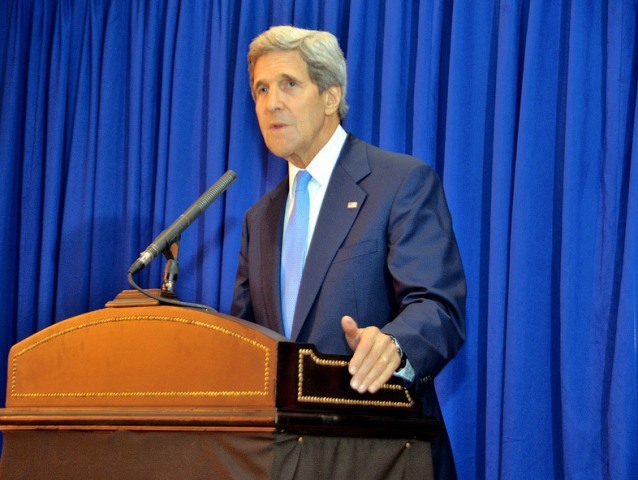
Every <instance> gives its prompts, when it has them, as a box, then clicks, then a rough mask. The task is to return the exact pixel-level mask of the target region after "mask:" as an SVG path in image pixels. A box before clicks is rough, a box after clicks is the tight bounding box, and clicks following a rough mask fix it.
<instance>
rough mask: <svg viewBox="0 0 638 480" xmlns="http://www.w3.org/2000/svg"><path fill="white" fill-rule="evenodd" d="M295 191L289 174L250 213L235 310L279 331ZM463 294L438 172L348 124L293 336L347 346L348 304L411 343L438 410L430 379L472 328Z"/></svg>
mask: <svg viewBox="0 0 638 480" xmlns="http://www.w3.org/2000/svg"><path fill="white" fill-rule="evenodd" d="M287 193H288V179H287V178H286V179H284V180H283V181H282V182H281V183H280V184H279V185H277V186H276V187H275V188H274V189H273V190H272V191H270V192H269V193H267V194H266V195H265V196H264V197H262V198H261V199H260V200H259V201H258V202H257V203H256V204H255V205H254V206H253V207H251V208H250V209H249V210H248V212H247V213H246V216H245V219H244V225H243V232H242V242H241V249H240V256H239V266H238V270H237V277H236V282H235V293H234V299H233V304H232V307H231V312H230V313H231V315H234V316H237V317H240V318H244V319H246V320H252V321H254V322H256V323H258V324H260V325H263V326H265V327H268V328H270V329H272V330H275V331H278V332H280V333H281V332H283V325H282V316H281V304H280V280H279V277H280V276H279V269H280V261H281V243H282V232H283V223H284V211H285V204H286V196H287ZM465 295H466V286H465V277H464V274H463V268H462V265H461V260H460V257H459V252H458V248H457V244H456V240H455V237H454V233H453V231H452V222H451V219H450V214H449V211H448V207H447V203H446V200H445V196H444V194H443V188H442V186H441V182H440V181H439V178H438V176H437V175H436V173H435V172H434V171H433V170H432V169H431V168H430V167H428V166H427V165H426V164H425V163H424V162H422V161H421V160H419V159H416V158H414V157H411V156H408V155H400V154H395V153H390V152H387V151H384V150H381V149H379V148H377V147H374V146H372V145H370V144H367V143H365V142H363V141H361V140H359V139H358V138H356V137H354V136H353V135H348V138H347V140H346V142H345V144H344V146H343V149H342V151H341V154H340V156H339V159H338V160H337V163H336V165H335V168H334V170H333V173H332V176H331V178H330V182H329V184H328V187H327V190H326V194H325V197H324V201H323V204H322V207H321V211H320V213H319V217H318V219H317V224H316V227H315V231H314V235H313V237H312V239H311V243H310V247H309V249H308V253H307V257H306V264H305V266H304V272H303V277H302V280H301V284H300V290H299V296H298V300H297V308H296V311H295V318H294V322H293V330H292V338H291V339H292V340H293V341H297V342H310V343H313V344H314V345H315V346H316V347H317V349H318V350H319V351H321V352H324V353H332V354H342V355H349V354H352V351H351V350H350V348H349V347H348V344H347V343H346V340H345V336H344V333H343V330H342V328H341V317H342V316H343V315H350V316H352V317H353V318H354V319H355V320H356V321H357V323H358V324H359V326H360V327H366V326H371V325H375V326H377V327H379V328H381V330H382V331H383V332H384V333H387V334H390V335H392V336H394V337H395V338H396V339H397V340H398V342H399V344H400V345H401V347H402V348H403V350H404V352H405V354H406V356H407V358H408V359H409V360H410V363H411V364H412V366H413V367H414V369H415V372H416V377H415V382H414V385H413V388H414V389H415V390H416V392H417V394H418V395H419V396H420V397H422V399H423V400H425V403H426V404H424V413H429V414H432V409H431V408H428V405H427V402H428V399H427V398H426V397H431V395H432V393H433V388H432V380H433V378H434V376H435V375H436V374H437V373H438V372H439V371H440V369H441V368H442V367H443V366H444V365H445V364H446V363H447V362H448V361H449V360H450V359H451V358H452V357H453V356H454V355H455V354H456V352H457V351H458V349H459V348H460V347H461V345H462V344H463V341H464V339H465V325H464V309H465ZM430 407H431V406H430ZM437 407H438V405H437Z"/></svg>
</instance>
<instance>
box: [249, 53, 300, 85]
mask: <svg viewBox="0 0 638 480" xmlns="http://www.w3.org/2000/svg"><path fill="white" fill-rule="evenodd" d="M284 77H286V78H288V77H290V78H296V79H299V80H307V79H309V75H308V65H306V62H305V61H304V59H303V58H302V56H301V54H300V53H299V52H298V51H297V50H284V51H276V52H268V53H265V54H263V55H262V56H260V57H259V58H258V59H257V60H256V61H255V68H254V70H253V83H254V84H255V85H257V84H258V83H269V82H271V81H276V80H278V79H280V78H284Z"/></svg>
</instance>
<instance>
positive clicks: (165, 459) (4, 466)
mask: <svg viewBox="0 0 638 480" xmlns="http://www.w3.org/2000/svg"><path fill="white" fill-rule="evenodd" d="M4 436H5V445H4V451H3V454H2V463H0V478H2V479H12V480H20V479H24V480H27V479H28V480H32V479H34V478H46V479H50V480H57V479H84V478H86V479H91V480H102V479H103V480H112V479H119V480H128V479H131V480H133V479H134V480H146V479H148V480H151V479H152V480H158V479H160V480H161V479H233V480H235V479H236V480H251V479H273V480H275V479H277V480H285V479H300V480H301V479H303V480H313V479H317V480H319V479H330V480H339V479H356V478H365V479H366V480H375V479H378V480H391V479H408V480H409V479H424V478H426V479H427V478H433V473H432V457H431V451H430V444H429V443H428V442H423V441H420V440H409V441H406V440H401V439H371V438H349V437H326V436H299V435H294V434H289V433H277V432H272V433H271V432H156V431H148V432H146V431H127V430H118V431H104V432H96V431H88V432H87V431H50V430H35V431H8V432H4Z"/></svg>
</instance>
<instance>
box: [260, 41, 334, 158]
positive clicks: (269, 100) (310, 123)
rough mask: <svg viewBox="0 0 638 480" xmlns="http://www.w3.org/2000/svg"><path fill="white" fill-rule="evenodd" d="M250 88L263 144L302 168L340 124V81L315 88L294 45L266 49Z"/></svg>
mask: <svg viewBox="0 0 638 480" xmlns="http://www.w3.org/2000/svg"><path fill="white" fill-rule="evenodd" d="M253 92H254V96H255V111H256V112H257V119H258V120H259V128H260V129H261V133H262V135H263V137H264V141H265V142H266V146H267V147H268V149H269V150H270V151H271V152H272V153H273V154H275V155H277V156H279V157H282V158H285V159H286V160H288V161H289V162H291V163H292V164H294V165H295V166H297V167H299V168H305V167H306V166H307V165H308V164H309V163H310V161H311V160H312V159H313V158H314V156H315V155H316V154H317V153H318V152H319V150H321V148H323V146H324V145H325V144H326V143H327V142H328V140H329V139H330V137H331V136H332V134H333V133H334V130H335V128H336V127H337V125H338V124H339V115H338V113H337V108H338V106H339V100H340V98H341V96H340V94H341V90H340V89H339V87H330V88H328V89H327V90H326V91H325V92H323V93H319V88H318V87H317V85H315V84H314V83H313V82H312V81H311V80H310V77H309V75H308V68H307V66H306V62H304V60H303V59H302V57H301V54H300V53H299V52H298V51H296V50H291V51H281V52H269V53H266V54H265V55H262V56H261V57H259V58H258V59H257V61H256V62H255V68H254V70H253Z"/></svg>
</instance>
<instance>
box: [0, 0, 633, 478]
mask: <svg viewBox="0 0 638 480" xmlns="http://www.w3.org/2000/svg"><path fill="white" fill-rule="evenodd" d="M637 19H638V15H637V10H636V2H635V1H629V0H619V1H603V2H576V1H573V0H572V1H555V0H539V1H533V2H532V1H505V0H501V1H498V0H493V1H484V2H483V1H481V2H478V1H474V2H472V1H465V2H451V1H433V2H430V1H417V0H412V1H402V0H349V1H348V0H324V1H320V0H307V1H301V0H297V1H294V0H263V1H257V0H254V1H248V0H244V1H230V0H227V1H223V0H217V1H211V2H200V1H196V0H190V1H186V0H184V1H177V0H175V1H170V0H165V1H141V0H130V1H118V0H103V1H98V0H95V1H88V0H85V1H70V0H66V1H65V0H55V1H36V0H31V1H29V0H22V1H20V0H5V1H4V2H2V4H1V5H0V209H1V214H0V252H1V254H2V266H3V267H2V270H1V271H2V279H3V282H2V285H1V288H0V305H1V308H2V310H1V312H2V315H0V372H3V374H4V372H5V371H6V357H7V353H8V349H9V347H10V346H11V345H12V344H13V343H15V342H16V341H18V340H21V339H23V338H25V337H26V336H28V335H30V334H32V333H34V332H36V331H38V330H40V329H42V328H45V327H46V326H48V325H50V324H52V323H54V322H56V321H59V320H62V319H64V318H68V317H70V316H73V315H77V314H80V313H84V312H86V311H89V310H94V309H97V308H101V307H102V306H103V305H104V303H105V302H107V301H108V300H110V299H112V298H113V297H115V295H116V294H117V293H118V292H119V291H121V290H123V289H127V288H129V286H128V283H127V281H126V271H127V269H128V267H129V265H130V264H131V263H132V262H133V261H134V260H135V259H136V258H137V255H138V253H139V251H141V250H143V249H144V248H145V247H146V246H147V245H148V243H149V242H150V241H151V240H152V239H153V237H155V236H156V235H157V234H158V233H159V232H160V231H161V230H162V229H163V228H165V227H166V226H167V225H169V224H170V223H171V222H172V221H173V220H175V218H177V217H178V216H179V214H180V213H182V212H183V210H185V209H186V208H187V207H188V206H189V205H190V204H191V203H192V202H193V201H194V200H195V199H196V198H197V197H199V195H200V194H201V193H202V192H203V191H204V190H205V189H206V188H207V187H208V186H209V185H211V184H212V183H213V182H214V181H215V180H216V179H217V178H218V177H219V176H221V175H222V174H223V173H224V172H225V171H226V170H227V169H233V170H235V171H236V172H237V174H238V180H237V181H236V182H235V183H234V184H233V185H232V186H231V187H230V189H229V190H228V192H227V193H226V194H225V196H224V197H223V198H222V199H220V200H219V201H217V202H216V203H215V204H213V205H212V206H211V207H210V208H209V209H208V210H207V211H206V213H205V214H204V215H202V216H201V217H200V218H199V219H198V220H197V222H196V223H195V224H193V225H192V226H191V227H190V228H189V229H188V230H187V231H186V232H184V234H183V235H182V239H181V245H180V256H179V259H180V275H179V280H178V282H177V290H178V294H179V296H180V298H181V299H182V300H185V301H194V302H199V303H205V304H208V305H211V306H213V307H215V308H218V309H219V310H220V311H222V312H227V311H228V308H229V304H230V300H231V295H232V284H233V279H234V274H235V268H236V265H237V251H238V246H239V238H240V234H241V232H240V224H241V219H242V217H243V214H244V212H245V210H246V209H247V208H248V207H249V206H250V205H252V204H253V203H254V202H255V201H256V200H257V199H258V198H259V197H260V196H261V195H263V194H264V193H265V192H266V191H267V190H268V189H269V188H271V187H272V186H274V185H275V184H276V183H277V182H278V181H279V180H280V179H281V178H282V177H283V175H285V173H286V166H285V162H284V161H282V160H281V159H277V158H273V157H272V156H270V155H269V154H268V152H267V150H266V149H265V147H264V145H263V142H262V140H261V136H260V134H259V130H258V127H257V123H256V120H255V114H254V110H253V102H252V98H251V96H250V93H249V89H248V75H247V70H246V60H245V58H246V52H247V48H248V44H249V43H250V41H251V39H252V38H253V37H254V36H256V35H257V34H259V33H260V32H261V31H263V30H265V29H266V28H268V27H269V26H270V25H274V24H294V25H296V26H300V27H306V28H320V29H327V30H330V31H331V32H333V33H334V34H335V35H336V36H337V37H338V38H339V40H340V42H341V45H342V48H343V49H344V51H345V53H346V57H347V62H348V69H349V85H348V91H349V94H348V100H349V103H350V105H351V110H350V113H349V114H348V116H347V118H346V120H345V122H344V126H345V127H346V129H348V130H349V131H351V132H353V133H354V134H356V135H358V136H359V137H361V138H363V139H365V140H367V141H370V142H372V143H375V144H377V145H380V146H381V147H384V148H387V149H390V150H395V151H400V152H406V153H412V154H414V155H417V156H419V157H420V158H422V159H423V160H424V161H425V162H427V163H429V164H430V165H432V166H433V167H434V168H435V169H436V170H437V172H438V173H439V175H440V176H441V177H442V179H443V182H444V186H445V190H446V194H447V198H448V201H449V204H450V209H451V212H452V216H453V221H454V226H455V231H456V233H457V237H458V241H459V245H460V248H461V254H462V258H463V262H464V265H465V269H466V275H467V278H468V287H469V295H468V304H467V312H468V316H467V330H468V332H467V334H468V337H467V343H466V345H465V346H464V348H463V350H462V351H461V353H460V354H459V356H458V357H457V358H456V359H455V360H454V361H453V362H452V363H451V364H450V365H449V366H448V367H447V368H446V369H445V370H444V371H443V372H442V374H441V375H440V376H439V377H438V378H437V380H436V386H437V390H438V391H439V396H440V399H441V402H442V408H443V412H444V415H445V418H446V423H447V426H448V430H449V433H450V437H451V441H452V445H453V449H454V454H455V459H456V464H457V470H458V472H459V477H460V478H463V479H472V478H488V479H501V478H502V479H512V478H516V479H525V478H529V479H538V478H543V479H551V478H555V479H562V478H569V479H592V478H602V479H631V478H638V456H637V455H635V448H636V447H635V446H636V445H637V444H638V413H637V412H638V408H637V407H638V340H637V339H638V305H637V302H638V300H637V299H638V294H637V290H638V246H637V243H638V242H637V239H638V171H637V169H638V161H637V159H638V125H637V123H636V113H637V112H636V109H637V106H638V103H637V101H636V91H637V83H638V82H637V79H638V37H637V26H638V20H637ZM162 270H163V262H162V261H161V259H157V260H155V261H154V262H153V263H152V264H151V265H150V266H149V267H148V268H146V269H145V270H144V271H142V272H141V273H140V274H139V275H138V277H137V280H138V282H139V283H140V284H141V285H143V286H145V287H149V288H152V287H158V286H159V285H160V284H161V279H162ZM3 365H4V366H3ZM5 383H6V377H5V376H4V375H3V376H2V377H0V385H2V387H0V388H1V389H2V390H1V391H0V393H4V386H5Z"/></svg>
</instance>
